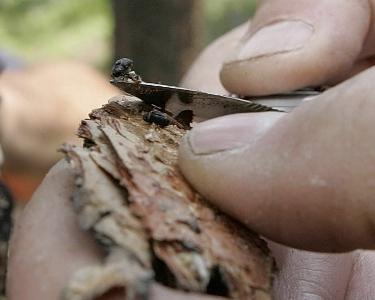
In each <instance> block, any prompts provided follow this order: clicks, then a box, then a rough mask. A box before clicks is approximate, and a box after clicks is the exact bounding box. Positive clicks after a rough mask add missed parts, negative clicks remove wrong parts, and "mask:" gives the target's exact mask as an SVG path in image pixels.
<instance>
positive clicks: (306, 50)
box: [180, 0, 375, 299]
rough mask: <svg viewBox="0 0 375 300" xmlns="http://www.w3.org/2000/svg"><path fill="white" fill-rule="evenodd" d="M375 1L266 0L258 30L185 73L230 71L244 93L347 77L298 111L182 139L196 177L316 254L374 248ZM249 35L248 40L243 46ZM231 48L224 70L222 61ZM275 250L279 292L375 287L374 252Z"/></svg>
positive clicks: (253, 220)
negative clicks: (373, 16) (374, 62)
mask: <svg viewBox="0 0 375 300" xmlns="http://www.w3.org/2000/svg"><path fill="white" fill-rule="evenodd" d="M374 5H375V1H331V0H330V1H328V0H326V1H306V0H303V1H290V0H286V1H283V0H274V1H272V0H268V1H263V2H262V5H261V7H260V8H259V10H258V12H257V14H256V16H255V18H254V20H253V22H252V24H251V25H250V31H248V33H246V32H247V28H246V27H247V26H245V27H244V26H243V27H241V28H239V29H237V30H235V31H234V32H232V33H230V34H229V35H227V36H226V37H223V38H222V39H221V40H219V41H218V42H216V43H215V44H214V45H213V46H211V47H210V48H209V49H207V50H206V51H205V52H204V53H203V55H202V56H201V57H200V58H199V59H198V61H197V63H196V64H195V65H194V66H193V68H192V71H191V72H190V73H189V74H187V76H186V77H185V81H184V86H186V87H191V88H193V87H195V88H200V89H205V87H204V85H207V86H208V87H209V91H211V92H215V91H217V92H221V91H223V87H222V86H221V85H220V84H218V83H219V71H221V79H222V84H223V86H225V87H226V88H227V89H228V90H229V91H230V92H233V93H236V94H246V95H261V94H272V93H278V92H283V91H287V90H294V89H298V88H302V87H305V86H317V85H325V84H332V83H336V82H339V81H343V80H345V82H344V83H342V84H340V85H338V86H335V87H333V88H331V89H330V90H329V91H328V92H326V93H324V94H322V95H321V96H320V97H318V98H316V99H314V100H313V101H309V102H307V103H304V104H302V105H301V106H300V107H299V108H297V109H296V110H294V111H293V112H292V113H290V114H288V115H284V114H281V113H261V114H240V115H233V116H227V117H223V118H219V119H216V120H210V121H208V122H205V123H201V124H199V125H198V126H197V127H195V128H194V129H193V130H192V131H191V132H190V133H189V134H188V135H187V137H186V138H185V142H184V143H183V144H182V146H181V152H180V166H181V169H182V171H183V173H184V174H185V176H186V178H187V179H188V180H189V181H190V182H191V183H192V185H193V186H194V187H195V188H196V189H197V190H198V191H200V192H201V193H202V194H203V195H205V196H206V197H207V198H208V199H209V200H210V201H211V202H213V203H214V204H216V205H217V206H219V207H220V208H221V209H223V210H224V211H226V212H228V213H230V214H232V215H233V216H234V217H236V218H237V219H239V220H240V221H241V222H243V223H245V224H247V225H248V226H249V227H250V228H252V229H254V230H255V231H257V232H259V233H261V234H262V235H264V236H265V237H267V238H268V239H271V240H273V241H277V242H279V243H281V244H284V245H287V246H291V247H297V248H300V249H306V250H314V251H332V252H341V251H348V250H354V249H358V248H366V249H374V244H375V239H374V234H373V232H374V231H373V228H374V224H375V218H374V213H375V211H374V205H373V200H372V199H373V197H374V196H375V195H374V190H373V187H372V185H373V180H374V179H373V174H374V171H375V169H374V167H373V166H374V163H375V161H374V160H375V157H374V155H373V152H372V148H373V146H374V143H373V133H372V131H373V129H372V128H373V127H374V125H375V121H374V118H373V115H374V113H375V103H374V102H373V100H372V99H373V98H374V96H375V92H374V91H373V88H372V86H373V82H374V80H375V70H374V69H373V68H371V66H372V57H373V55H374V53H375V51H374V50H375V41H374V39H375V32H374V22H373V21H371V18H370V16H371V13H372V11H373V8H374ZM279 20H288V21H287V24H285V23H284V24H281V23H279V22H277V21H279ZM267 24H272V25H271V26H270V27H264V26H265V25H267ZM295 27H300V28H299V29H298V28H295ZM260 28H263V29H260ZM261 32H263V33H266V35H263V36H262V35H261ZM272 33H273V35H272ZM243 34H245V36H247V38H243V39H242V40H241V42H240V44H239V45H238V46H236V47H233V41H234V40H235V39H236V38H238V37H239V36H241V35H243ZM275 34H276V36H275ZM275 49H276V50H275ZM228 53H229V57H230V58H229V59H228ZM225 57H226V58H227V61H226V62H225V63H224V65H223V67H222V69H221V70H219V69H216V70H215V69H212V67H211V66H213V65H218V66H221V65H222V62H223V59H224V58H225ZM200 69H202V70H206V71H203V72H199V70H200ZM365 69H368V70H366V71H364V72H362V73H361V74H360V75H358V76H355V77H353V75H354V74H356V73H358V72H360V71H363V70H365ZM207 70H210V71H211V73H207ZM203 76H205V77H203ZM271 247H272V248H273V253H274V254H275V256H276V259H277V262H278V265H279V268H280V271H279V273H278V274H277V279H276V283H275V288H274V294H275V298H276V299H315V298H320V299H343V298H345V299H370V298H371V297H372V296H373V295H374V294H375V290H374V286H375V284H374V278H375V254H374V252H371V251H356V252H354V253H347V254H341V255H333V254H319V253H311V252H304V251H299V250H295V249H291V248H286V247H283V246H280V245H276V244H273V243H271Z"/></svg>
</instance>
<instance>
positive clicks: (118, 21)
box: [112, 0, 202, 84]
mask: <svg viewBox="0 0 375 300" xmlns="http://www.w3.org/2000/svg"><path fill="white" fill-rule="evenodd" d="M112 3H113V12H114V18H115V32H114V40H115V41H114V43H115V45H114V55H115V58H116V59H118V58H121V57H128V58H131V59H133V60H134V64H135V70H136V72H137V73H139V74H140V75H141V76H142V78H143V79H144V80H146V81H154V82H163V83H168V84H177V83H178V81H179V80H180V78H181V76H182V75H183V73H184V72H185V71H186V69H187V67H188V66H189V64H190V63H191V62H192V60H193V58H194V57H195V56H196V54H197V52H198V51H199V49H200V45H201V40H202V39H201V36H202V35H201V32H202V30H201V26H200V24H201V20H202V18H201V13H202V9H201V5H200V4H201V1H200V0H183V1H181V0H158V1H155V0H112Z"/></svg>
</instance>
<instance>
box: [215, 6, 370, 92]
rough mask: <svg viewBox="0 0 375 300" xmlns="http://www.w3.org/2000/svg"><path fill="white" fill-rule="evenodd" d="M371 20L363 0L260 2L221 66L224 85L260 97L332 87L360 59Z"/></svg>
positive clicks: (229, 88) (368, 9)
mask: <svg viewBox="0 0 375 300" xmlns="http://www.w3.org/2000/svg"><path fill="white" fill-rule="evenodd" d="M370 2H371V1H370ZM370 20H371V7H370V4H369V1H367V0H350V1H342V0H317V1H310V0H293V1H290V0H266V1H263V2H262V4H261V5H260V7H259V9H258V11H257V13H256V15H255V17H254V19H253V21H252V24H251V26H250V29H249V31H248V32H247V34H245V36H244V37H243V38H242V39H241V40H240V42H239V44H238V46H237V47H236V49H235V50H234V52H233V53H232V55H231V56H230V57H229V58H228V59H227V61H226V62H225V63H224V65H223V68H222V70H221V80H222V83H223V85H224V87H225V88H226V89H227V90H229V91H230V92H233V93H236V94H239V95H261V94H272V93H277V92H283V91H290V90H295V89H298V88H302V87H305V86H318V85H321V84H326V83H329V82H332V81H336V80H338V79H339V78H342V77H343V74H346V73H349V72H350V70H351V69H352V67H353V65H354V63H355V61H356V60H357V59H358V58H359V56H360V54H361V51H362V48H363V46H364V44H365V42H366V38H367V33H368V32H369V29H370Z"/></svg>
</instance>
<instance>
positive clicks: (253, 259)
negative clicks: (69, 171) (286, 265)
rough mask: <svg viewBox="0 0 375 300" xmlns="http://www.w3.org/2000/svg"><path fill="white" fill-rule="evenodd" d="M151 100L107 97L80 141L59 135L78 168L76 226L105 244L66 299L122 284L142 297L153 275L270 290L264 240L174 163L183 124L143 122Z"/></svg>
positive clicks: (248, 292) (219, 291)
mask: <svg viewBox="0 0 375 300" xmlns="http://www.w3.org/2000/svg"><path fill="white" fill-rule="evenodd" d="M151 109H152V108H151V107H149V106H147V105H145V104H144V103H143V102H141V101H139V100H138V99H137V98H134V97H131V96H128V95H126V96H121V97H116V98H114V99H112V100H111V101H110V102H109V104H107V105H105V106H103V108H101V109H98V110H95V111H93V112H92V113H91V115H90V119H89V120H84V121H83V122H82V124H81V126H80V129H79V135H80V137H81V138H83V139H84V141H85V142H84V147H75V146H71V145H66V146H65V147H64V152H65V153H66V155H67V157H68V159H69V160H70V162H71V163H72V165H73V166H74V168H75V170H76V176H77V177H76V193H75V195H74V199H73V202H74V205H75V208H76V210H77V213H78V217H79V222H80V225H81V227H82V228H83V229H85V230H88V231H89V232H91V233H92V234H93V236H94V237H95V239H96V241H97V242H98V243H99V244H100V245H101V246H102V247H103V249H104V250H105V251H106V256H105V258H104V259H103V264H102V265H100V266H92V267H89V268H86V269H85V270H81V271H79V272H77V273H76V274H75V275H74V276H73V277H72V279H71V281H70V282H69V284H68V285H67V287H66V289H65V291H64V297H65V298H64V299H74V300H80V299H95V297H97V296H99V295H101V294H103V293H105V292H107V291H109V290H110V289H112V288H117V287H123V288H124V290H125V295H124V299H147V291H148V287H149V285H150V284H151V283H152V281H154V280H156V281H159V282H161V283H163V284H165V285H167V286H169V287H172V288H178V289H183V290H186V291H191V292H197V293H203V294H204V293H209V294H216V295H220V296H224V297H228V298H232V299H269V298H270V288H271V280H272V271H273V260H272V258H271V257H270V255H269V251H268V249H267V246H266V244H265V242H264V241H262V240H261V239H259V237H258V236H257V235H256V234H255V233H253V232H251V231H249V230H248V229H245V228H244V227H243V226H242V225H240V224H238V223H236V222H235V221H233V220H231V219H230V218H228V217H227V216H225V215H224V214H222V213H220V212H219V211H217V210H216V209H215V208H213V207H211V206H210V205H209V204H208V203H207V202H206V201H205V200H204V199H203V198H202V197H201V196H200V195H199V194H198V193H196V192H195V191H194V190H193V189H192V188H191V187H190V186H189V185H188V184H187V183H186V181H185V180H184V178H183V176H182V175H181V174H180V172H179V170H178V168H177V148H178V144H179V142H180V139H181V138H182V136H183V134H184V132H185V130H183V129H181V128H178V127H177V126H173V125H171V126H167V127H164V128H161V127H158V126H157V125H155V124H149V123H146V122H145V121H144V120H143V117H142V114H143V113H145V112H147V111H150V110H151Z"/></svg>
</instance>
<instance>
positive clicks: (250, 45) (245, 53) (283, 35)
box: [232, 20, 314, 60]
mask: <svg viewBox="0 0 375 300" xmlns="http://www.w3.org/2000/svg"><path fill="white" fill-rule="evenodd" d="M313 33H314V27H313V25H311V24H309V23H307V22H304V21H301V20H288V21H279V22H276V23H272V24H270V25H268V26H265V27H262V28H261V29H259V30H258V31H257V32H255V33H254V34H252V35H251V36H249V37H248V38H247V39H243V40H242V41H241V42H240V45H239V46H238V48H237V50H236V53H235V57H233V56H232V59H234V60H248V59H254V58H258V57H262V56H271V55H275V54H280V53H285V52H291V51H296V50H299V49H302V48H303V47H304V46H305V45H306V44H307V42H308V41H309V40H310V38H311V36H312V35H313Z"/></svg>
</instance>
